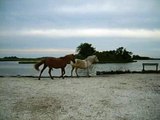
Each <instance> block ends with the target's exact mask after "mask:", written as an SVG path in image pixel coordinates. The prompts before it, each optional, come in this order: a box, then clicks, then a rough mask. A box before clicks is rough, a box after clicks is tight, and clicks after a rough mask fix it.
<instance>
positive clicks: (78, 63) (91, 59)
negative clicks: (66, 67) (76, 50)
mask: <svg viewBox="0 0 160 120" xmlns="http://www.w3.org/2000/svg"><path fill="white" fill-rule="evenodd" d="M95 62H99V60H98V58H97V56H96V55H92V56H88V57H87V58H86V59H84V60H80V59H75V63H73V62H72V63H71V65H72V70H71V76H72V74H73V70H74V69H75V72H76V75H77V77H78V73H77V70H78V68H80V69H86V68H87V75H88V76H89V70H88V67H89V66H91V65H92V64H93V63H95Z"/></svg>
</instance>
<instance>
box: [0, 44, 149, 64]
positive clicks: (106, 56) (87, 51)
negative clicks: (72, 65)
mask: <svg viewBox="0 0 160 120" xmlns="http://www.w3.org/2000/svg"><path fill="white" fill-rule="evenodd" d="M76 51H77V54H76V58H79V59H85V58H86V57H88V56H90V55H93V54H94V55H97V57H98V59H99V62H100V63H109V62H110V63H123V62H132V61H134V60H144V59H145V60H148V59H151V58H150V57H141V56H139V55H132V52H130V51H128V50H126V49H125V48H124V47H119V48H117V49H116V50H109V51H102V52H100V51H96V48H95V47H93V46H92V44H89V43H81V44H80V45H79V46H78V47H77V48H76ZM43 58H45V57H41V58H18V57H16V56H10V57H4V58H0V61H38V60H40V59H43Z"/></svg>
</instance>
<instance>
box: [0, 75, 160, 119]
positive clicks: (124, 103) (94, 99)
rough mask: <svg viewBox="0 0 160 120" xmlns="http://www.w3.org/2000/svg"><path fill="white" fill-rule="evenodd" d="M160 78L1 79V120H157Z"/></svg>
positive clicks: (159, 103) (150, 76)
mask: <svg viewBox="0 0 160 120" xmlns="http://www.w3.org/2000/svg"><path fill="white" fill-rule="evenodd" d="M159 119H160V74H119V75H106V76H101V77H90V78H87V77H80V78H69V77H68V78H65V79H61V78H55V79H54V80H51V79H50V78H42V79H41V80H40V81H39V80H38V78H32V77H0V120H159Z"/></svg>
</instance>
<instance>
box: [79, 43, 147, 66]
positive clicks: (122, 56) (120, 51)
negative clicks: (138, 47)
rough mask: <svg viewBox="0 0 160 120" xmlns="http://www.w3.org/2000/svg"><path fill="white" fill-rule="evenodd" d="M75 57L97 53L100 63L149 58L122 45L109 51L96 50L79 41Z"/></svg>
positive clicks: (84, 56) (90, 45) (82, 57)
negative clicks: (133, 52)
mask: <svg viewBox="0 0 160 120" xmlns="http://www.w3.org/2000/svg"><path fill="white" fill-rule="evenodd" d="M77 53H78V54H77V58H80V59H84V58H86V57H87V56H90V55H93V54H95V55H97V57H98V59H99V62H100V63H107V62H110V63H111V62H112V63H123V62H133V61H134V60H135V59H149V57H140V56H138V55H133V56H132V52H130V51H128V50H126V49H125V48H124V47H119V48H117V49H116V50H110V51H102V52H99V51H96V49H95V48H94V47H93V46H92V44H89V43H81V44H80V45H79V46H78V47H77Z"/></svg>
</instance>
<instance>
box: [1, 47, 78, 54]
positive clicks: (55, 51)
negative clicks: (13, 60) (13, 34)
mask: <svg viewBox="0 0 160 120" xmlns="http://www.w3.org/2000/svg"><path fill="white" fill-rule="evenodd" d="M15 53H16V54H33V53H34V54H51V53H52V54H70V53H75V50H74V49H67V48H66V49H65V48H59V49H50V48H46V49H45V48H44V49H40V48H37V49H0V54H15Z"/></svg>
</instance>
